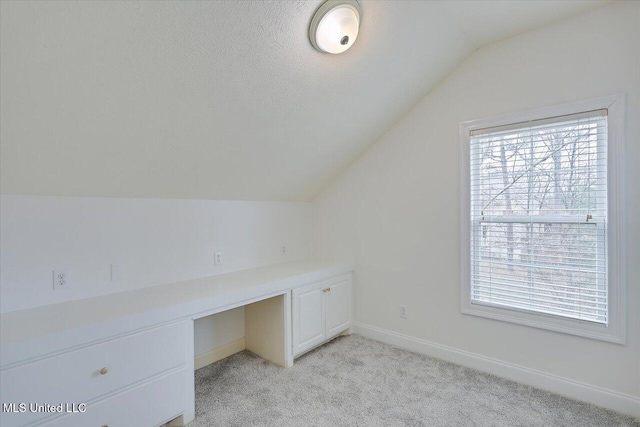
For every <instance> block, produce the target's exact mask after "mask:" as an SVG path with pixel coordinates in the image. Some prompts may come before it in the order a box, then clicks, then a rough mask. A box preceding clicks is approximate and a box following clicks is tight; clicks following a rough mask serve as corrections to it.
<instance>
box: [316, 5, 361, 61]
mask: <svg viewBox="0 0 640 427" xmlns="http://www.w3.org/2000/svg"><path fill="white" fill-rule="evenodd" d="M361 17H362V8H361V7H360V4H359V3H358V2H357V0H328V1H326V2H324V3H323V4H322V5H321V6H320V7H319V8H318V10H316V13H315V14H314V15H313V18H312V19H311V25H310V26H309V39H310V40H311V44H312V45H313V47H315V48H316V49H318V50H319V51H320V52H327V53H333V54H337V53H342V52H344V51H345V50H347V49H349V48H350V47H351V46H352V45H353V43H354V42H355V41H356V38H357V37H358V30H359V29H360V18H361Z"/></svg>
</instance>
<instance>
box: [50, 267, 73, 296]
mask: <svg viewBox="0 0 640 427" xmlns="http://www.w3.org/2000/svg"><path fill="white" fill-rule="evenodd" d="M70 287H71V277H70V276H69V272H68V271H67V270H53V290H54V291H57V290H59V289H69V288H70Z"/></svg>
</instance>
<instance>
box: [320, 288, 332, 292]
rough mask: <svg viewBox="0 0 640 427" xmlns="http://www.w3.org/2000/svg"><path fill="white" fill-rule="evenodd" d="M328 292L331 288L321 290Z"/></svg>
mask: <svg viewBox="0 0 640 427" xmlns="http://www.w3.org/2000/svg"><path fill="white" fill-rule="evenodd" d="M330 290H331V288H324V289H323V290H322V292H329V291H330Z"/></svg>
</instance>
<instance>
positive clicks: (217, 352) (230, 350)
mask: <svg viewBox="0 0 640 427" xmlns="http://www.w3.org/2000/svg"><path fill="white" fill-rule="evenodd" d="M245 348H246V347H245V344H244V337H242V338H240V339H237V340H235V341H231V342H230V343H229V344H225V345H222V346H220V347H216V348H214V349H213V350H209V351H207V352H206V353H202V354H199V355H197V356H196V357H195V359H194V361H193V365H194V369H200V368H203V367H205V366H207V365H210V364H212V363H214V362H217V361H218V360H222V359H224V358H225V357H229V356H231V355H232V354H236V353H239V352H241V351H242V350H244V349H245Z"/></svg>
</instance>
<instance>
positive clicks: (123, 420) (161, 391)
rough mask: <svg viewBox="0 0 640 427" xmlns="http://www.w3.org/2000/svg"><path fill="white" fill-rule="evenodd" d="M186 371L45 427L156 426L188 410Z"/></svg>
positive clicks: (107, 400)
mask: <svg viewBox="0 0 640 427" xmlns="http://www.w3.org/2000/svg"><path fill="white" fill-rule="evenodd" d="M185 375H186V374H185V371H184V369H181V370H179V371H177V372H173V373H171V374H168V375H165V376H164V377H161V378H158V379H157V380H153V381H150V382H147V383H144V384H142V385H139V386H137V387H135V388H133V389H130V390H127V391H124V392H122V393H119V394H116V395H114V396H112V397H109V398H107V399H104V400H100V401H98V402H95V403H93V404H90V405H88V406H87V408H86V411H85V412H83V413H74V414H68V415H65V416H62V417H60V418H56V419H55V420H53V421H50V422H48V423H46V424H44V425H42V427H93V426H95V427H102V426H108V427H154V426H158V425H160V424H164V423H166V422H167V421H169V420H171V419H173V418H175V417H177V416H178V415H180V414H181V413H182V412H183V411H184V407H185V402H184V399H185V397H184V379H185Z"/></svg>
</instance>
